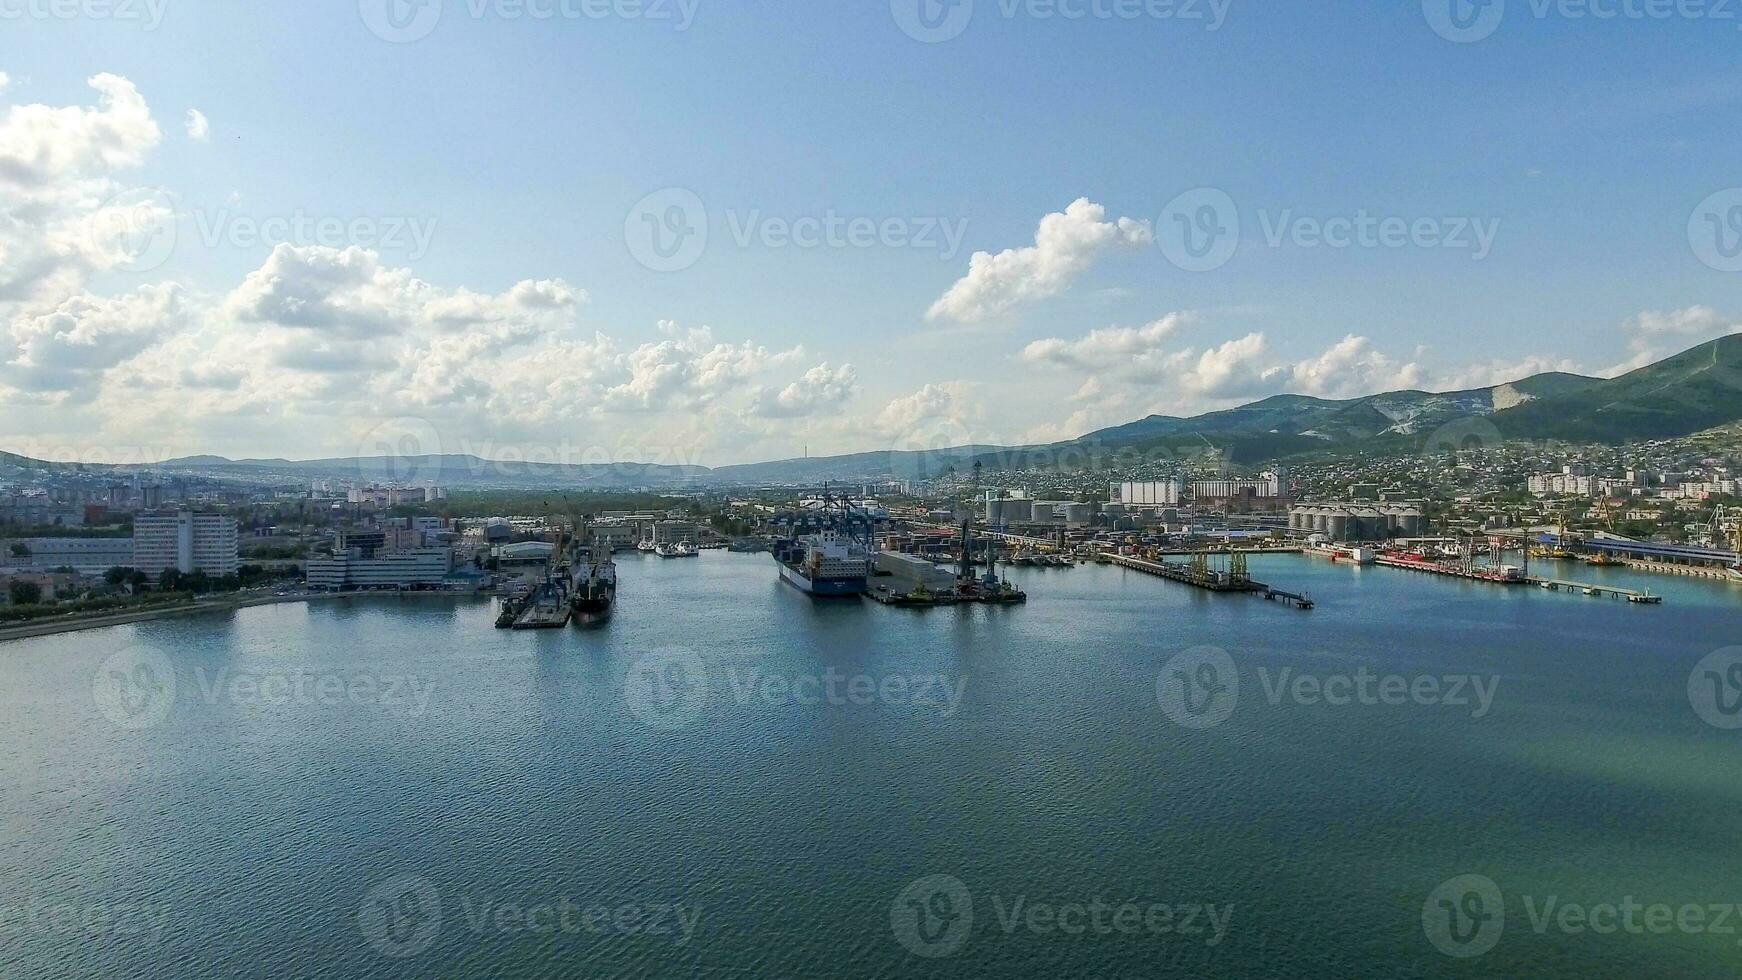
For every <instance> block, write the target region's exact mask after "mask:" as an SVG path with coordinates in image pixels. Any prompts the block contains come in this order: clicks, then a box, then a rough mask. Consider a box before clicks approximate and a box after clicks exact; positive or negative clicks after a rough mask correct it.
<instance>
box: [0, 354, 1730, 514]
mask: <svg viewBox="0 0 1742 980" xmlns="http://www.w3.org/2000/svg"><path fill="white" fill-rule="evenodd" d="M1736 422H1742V334H1736V335H1732V336H1729V337H1724V338H1721V339H1719V340H1714V341H1711V342H1710V343H1706V344H1701V345H1700V346H1698V347H1695V348H1693V349H1691V350H1687V351H1683V352H1682V353H1680V354H1677V355H1675V356H1673V357H1669V358H1666V359H1664V360H1662V361H1658V362H1657V363H1655V364H1651V365H1647V366H1646V367H1642V368H1640V369H1638V370H1637V371H1633V372H1631V373H1629V374H1625V375H1622V376H1621V377H1619V378H1612V379H1603V378H1587V377H1583V376H1581V375H1576V374H1563V373H1549V374H1538V375H1534V376H1532V377H1528V378H1524V379H1522V380H1519V381H1514V382H1510V383H1508V384H1501V385H1495V386H1493V387H1491V388H1473V389H1470V390H1467V391H1448V392H1429V391H1388V392H1383V393H1381V394H1377V395H1367V396H1364V397H1361V398H1346V399H1326V398H1313V397H1310V396H1307V395H1275V396H1273V397H1270V398H1266V399H1264V400H1262V401H1257V402H1253V403H1252V404H1250V405H1242V406H1240V407H1238V408H1231V409H1227V410H1224V411H1219V412H1209V413H1206V414H1204V415H1197V416H1193V417H1191V418H1176V417H1173V416H1166V415H1152V416H1150V417H1149V418H1145V419H1138V420H1137V421H1135V422H1129V423H1126V424H1125V425H1118V426H1113V427H1111V428H1106V429H1101V430H1099V431H1096V432H1091V433H1089V434H1087V435H1085V436H1082V437H1080V438H1077V439H1071V440H1068V441H1065V442H1058V443H1052V444H1049V445H1044V446H1017V447H997V446H953V447H947V448H939V449H935V450H925V451H895V452H871V453H855V454H852V455H846V456H824V457H815V458H805V459H786V460H776V461H771V462H766V463H747V464H743V465H737V466H722V467H719V468H717V469H709V468H707V467H704V466H667V465H659V464H645V463H620V464H609V465H597V464H588V465H569V464H560V463H497V462H492V461H489V460H485V459H480V458H479V457H477V456H469V455H446V456H410V457H386V458H365V459H347V458H339V459H315V460H299V461H291V460H284V459H243V460H231V459H225V458H223V457H221V456H189V457H185V458H182V459H176V460H169V461H167V462H165V463H163V464H162V466H163V467H164V468H166V469H179V470H192V471H199V472H206V473H211V474H215V475H232V476H239V477H252V478H257V479H258V478H263V477H265V478H277V479H283V480H293V479H294V480H300V479H309V478H316V477H323V476H325V477H339V478H352V479H362V480H377V481H398V482H402V483H416V484H422V483H436V484H440V485H443V486H448V487H455V488H466V487H486V486H489V487H572V488H575V489H583V490H584V489H589V488H598V489H623V488H628V487H678V486H691V485H697V484H728V483H729V484H749V483H814V482H821V481H824V480H839V481H843V482H857V481H868V480H881V479H889V478H893V479H906V480H914V479H925V478H927V477H935V476H937V475H939V474H941V473H945V472H948V471H950V470H952V469H954V470H956V471H958V472H961V471H964V470H966V468H967V467H969V466H971V465H973V463H974V462H976V461H978V462H980V463H981V464H982V465H983V466H984V467H986V468H987V469H990V470H1000V469H1017V468H1034V467H1057V466H1063V467H1067V468H1076V467H1080V466H1082V465H1085V464H1087V463H1090V462H1093V461H1099V462H1101V463H1103V464H1105V463H1109V462H1117V460H1118V458H1120V457H1124V458H1130V456H1131V455H1132V454H1142V455H1146V456H1153V455H1161V454H1171V455H1175V456H1195V455H1199V454H1203V453H1207V452H1210V453H1216V454H1218V455H1221V456H1224V457H1226V458H1227V459H1229V460H1230V461H1232V462H1235V463H1258V462H1263V461H1266V460H1272V459H1279V458H1284V457H1288V456H1294V455H1300V454H1303V453H1311V452H1315V451H1324V450H1338V449H1374V450H1386V449H1390V450H1399V451H1402V450H1420V449H1435V448H1446V447H1450V446H1459V445H1468V444H1469V441H1470V440H1471V439H1472V438H1473V439H1475V440H1477V441H1478V442H1482V443H1485V442H1489V441H1493V440H1495V439H1498V438H1501V437H1504V438H1507V439H1559V440H1566V441H1573V442H1604V443H1621V442H1627V441H1630V440H1638V439H1665V438H1675V437H1679V436H1686V435H1691V434H1693V433H1696V432H1700V431H1702V430H1709V429H1714V428H1716V427H1719V426H1723V425H1727V424H1730V423H1736ZM44 465H49V464H44V463H41V462H39V461H36V460H31V459H26V458H24V457H21V456H13V455H10V454H6V453H0V471H4V470H8V469H10V470H14V471H20V470H24V469H29V468H41V467H42V466H44ZM89 468H92V469H101V468H102V467H89Z"/></svg>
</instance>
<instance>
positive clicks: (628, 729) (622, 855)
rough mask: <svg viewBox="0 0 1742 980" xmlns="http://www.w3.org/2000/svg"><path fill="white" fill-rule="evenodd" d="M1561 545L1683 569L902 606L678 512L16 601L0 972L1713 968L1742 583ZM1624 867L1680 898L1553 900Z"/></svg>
mask: <svg viewBox="0 0 1742 980" xmlns="http://www.w3.org/2000/svg"><path fill="white" fill-rule="evenodd" d="M1561 571H1563V572H1564V573H1565V574H1568V575H1571V576H1574V577H1578V578H1581V579H1588V580H1592V581H1597V580H1602V581H1608V582H1614V583H1617V584H1628V585H1632V586H1634V587H1649V588H1651V589H1653V590H1654V591H1657V592H1659V593H1661V594H1665V595H1667V596H1668V597H1669V601H1668V602H1667V603H1666V604H1665V605H1663V606H1660V607H1635V606H1629V605H1627V604H1625V603H1621V602H1616V601H1606V600H1599V599H1593V598H1587V597H1585V596H1583V595H1568V594H1552V593H1548V592H1545V591H1542V590H1539V589H1534V588H1519V589H1505V588H1500V587H1495V586H1488V585H1481V584H1467V583H1461V582H1455V581H1452V580H1441V579H1435V578H1427V577H1422V576H1418V575H1414V574H1410V573H1405V572H1398V571H1392V570H1388V569H1376V568H1368V569H1351V568H1348V567H1343V566H1333V565H1330V564H1328V563H1325V562H1322V561H1319V560H1317V559H1309V558H1300V557H1277V558H1269V559H1263V560H1260V561H1258V562H1256V563H1255V573H1256V574H1258V575H1259V576H1261V577H1263V578H1265V579H1267V580H1269V581H1272V582H1273V583H1274V584H1276V585H1277V586H1278V587H1283V588H1297V589H1303V590H1305V591H1307V592H1309V593H1311V594H1312V596H1313V597H1314V598H1315V599H1317V600H1319V606H1318V608H1317V609H1316V610H1314V611H1312V612H1298V611H1294V610H1290V609H1286V608H1282V607H1279V606H1278V605H1276V604H1273V603H1267V602H1264V601H1263V600H1261V599H1257V598H1254V597H1247V596H1212V595H1207V594H1202V593H1198V592H1195V591H1192V590H1189V589H1187V588H1185V587H1183V586H1179V585H1175V584H1173V583H1170V582H1165V581H1161V580H1157V579H1153V578H1149V577H1145V576H1143V575H1140V574H1137V573H1133V572H1126V571H1123V570H1120V569H1117V568H1106V567H1092V566H1091V567H1083V568H1077V569H1071V570H1021V569H1019V570H1016V571H1015V572H1014V573H1013V576H1014V577H1015V578H1017V579H1018V580H1019V581H1020V582H1021V583H1022V584H1023V585H1024V586H1025V587H1026V588H1028V590H1029V592H1030V594H1031V596H1032V601H1031V602H1030V603H1029V604H1028V605H1027V606H1025V607H1017V608H1007V609H984V608H964V609H937V610H929V611H908V610H896V609H887V608H884V607H881V606H878V605H875V604H873V603H870V602H863V603H846V604H841V603H833V604H817V603H813V602H812V601H811V600H809V599H807V598H805V597H804V596H802V595H800V594H798V593H797V592H796V591H794V590H792V589H790V588H786V587H783V586H780V585H779V584H778V583H777V582H776V580H775V575H774V568H773V565H772V563H771V562H769V561H768V559H767V557H766V556H739V555H728V554H723V553H710V554H706V555H704V556H703V557H702V558H701V559H699V560H689V561H660V560H657V559H650V558H644V557H641V556H626V557H625V558H624V560H623V563H622V579H623V593H622V597H621V600H620V603H619V613H618V616H617V617H616V619H615V620H614V621H613V622H612V623H611V624H609V626H607V627H605V628H602V629H595V630H591V631H577V630H565V631H562V632H556V633H542V634H527V633H510V632H500V631H497V630H495V629H493V628H492V626H491V620H492V616H493V613H492V608H491V606H490V604H489V603H488V602H483V601H473V600H453V599H414V600H397V599H390V598H382V599H369V600H357V601H344V600H340V601H328V602H322V603H316V604H312V605H306V606H305V605H285V606H274V607H265V608H256V609H249V610H243V611H240V612H237V613H234V614H231V615H225V616H209V617H204V618H195V619H185V620H164V621H160V622H152V623H144V624H138V625H135V626H128V627H118V628H112V629H107V630H99V631H92V632H87V633H78V634H68V635H63V636H56V637H45V638H40V639H34V640H26V641H18V642H10V643H3V644H0V743H3V744H4V746H5V751H3V752H0V820H3V823H0V916H3V919H0V977H5V978H7V980H26V978H47V977H65V976H89V977H163V976H173V977H180V978H208V977H210V978H217V977H272V978H286V977H316V978H322V977H365V976H367V977H396V976H429V977H436V976H444V977H448V976H501V977H533V976H555V975H563V976H617V975H623V976H650V977H651V976H678V975H688V974H702V975H716V976H742V977H774V976H810V977H830V976H887V977H895V976H902V977H910V976H934V975H935V976H967V977H1000V978H1007V977H1049V978H1050V977H1059V976H1100V977H1137V976H1163V975H1166V976H1196V977H1230V978H1233V977H1243V978H1253V977H1277V978H1282V977H1287V978H1302V977H1354V976H1372V977H1379V976H1384V977H1441V976H1445V977H1477V976H1484V977H1488V976H1526V975H1528V976H1533V977H1549V978H1569V980H1571V978H1578V980H1585V978H1589V977H1594V976H1628V977H1686V978H1693V977H1708V976H1709V977H1732V976H1735V975H1736V973H1737V970H1738V968H1739V967H1742V949H1739V948H1738V945H1737V941H1738V939H1739V938H1742V915H1738V916H1735V917H1729V918H1727V919H1726V921H1724V922H1718V921H1717V918H1716V916H1717V914H1718V913H1717V911H1716V910H1715V907H1719V906H1723V905H1726V904H1727V903H1736V902H1742V875H1739V874H1738V871H1739V869H1742V859H1739V858H1738V857H1737V851H1736V847H1735V842H1736V841H1737V840H1738V839H1739V836H1742V834H1739V832H1742V730H1738V729H1728V728H1724V727H1720V726H1722V725H1724V724H1726V723H1728V722H1729V721H1731V720H1732V719H1733V718H1734V719H1735V720H1737V721H1742V717H1737V716H1733V715H1732V714H1730V713H1729V711H1727V710H1726V709H1734V708H1735V707H1736V701H1735V699H1736V698H1742V688H1732V687H1728V686H1726V685H1728V683H1729V678H1730V677H1731V673H1730V672H1729V671H1728V669H1727V668H1728V664H1729V660H1728V659H1727V658H1725V657H1723V656H1719V657H1718V658H1717V659H1716V660H1713V661H1709V662H1708V663H1707V664H1706V667H1700V666H1699V665H1700V664H1701V662H1702V660H1703V659H1704V658H1707V657H1709V656H1710V655H1713V654H1714V653H1715V652H1717V651H1719V650H1720V649H1721V648H1724V647H1727V646H1731V645H1737V644H1742V588H1735V587H1731V586H1728V585H1726V584H1723V583H1712V582H1703V581H1695V580H1686V579H1676V578H1666V577H1659V576H1646V575H1640V574H1637V573H1632V572H1627V571H1616V570H1609V569H1584V568H1577V569H1575V568H1571V567H1569V568H1566V569H1563V570H1561ZM1203 648H1216V650H1220V651H1222V652H1225V653H1226V655H1227V658H1226V660H1221V659H1219V657H1220V654H1219V653H1217V652H1216V650H1205V649H1203ZM1182 655H1183V656H1182ZM1206 665H1209V667H1210V668H1211V669H1212V670H1214V671H1215V672H1216V673H1213V674H1203V673H1201V672H1200V671H1202V670H1203V669H1204V668H1205V666H1206ZM1707 667H1711V668H1714V669H1713V670H1712V672H1711V673H1710V674H1708V673H1707V670H1706V668H1707ZM1285 671H1287V673H1286V674H1285V673H1284V672H1285ZM1229 672H1231V676H1232V678H1233V680H1234V683H1233V684H1232V685H1229V684H1220V685H1215V684H1212V685H1208V686H1206V687H1204V688H1201V689H1194V690H1195V691H1196V694H1197V698H1196V699H1195V700H1194V701H1193V702H1192V703H1191V704H1190V705H1187V706H1186V707H1185V708H1184V709H1183V710H1182V707H1181V705H1182V704H1183V703H1184V702H1182V701H1180V700H1179V699H1178V698H1169V697H1166V696H1165V695H1167V694H1168V685H1169V684H1184V683H1196V682H1197V681H1198V680H1200V679H1202V680H1217V679H1219V678H1226V677H1228V676H1230V673H1229ZM1182 676H1183V677H1184V678H1185V680H1184V681H1182V680H1180V678H1181V677H1182ZM1363 676H1370V678H1371V680H1370V681H1369V682H1367V683H1369V684H1370V685H1371V687H1370V690H1372V691H1378V690H1380V685H1381V684H1382V683H1390V684H1393V685H1406V687H1403V688H1398V687H1395V686H1394V687H1390V688H1387V690H1390V691H1391V692H1392V694H1394V695H1395V694H1398V692H1399V691H1404V692H1406V693H1403V694H1401V695H1400V696H1399V697H1395V698H1392V700H1393V701H1394V702H1395V703H1384V699H1382V698H1378V697H1375V698H1372V699H1369V700H1371V701H1374V702H1376V703H1362V700H1361V699H1360V698H1359V697H1358V696H1355V695H1354V694H1353V692H1356V691H1358V690H1359V688H1358V687H1357V686H1354V685H1356V683H1357V681H1358V679H1359V678H1361V677H1363ZM1738 676H1742V673H1738ZM1393 677H1394V678H1396V679H1395V680H1393V681H1386V679H1387V678H1393ZM1690 677H1692V678H1693V691H1692V696H1691V695H1690ZM1459 678H1462V679H1463V681H1462V684H1463V686H1462V687H1460V688H1458V691H1459V692H1460V693H1461V697H1455V696H1454V690H1453V689H1454V685H1458V684H1459V683H1460V681H1459ZM1701 685H1711V686H1710V687H1709V688H1705V689H1704V690H1707V691H1708V694H1707V695H1706V696H1703V697H1702V696H1701V693H1700V692H1701V691H1702V690H1703V688H1702V686H1701ZM1218 687H1219V688H1220V689H1219V690H1217V688H1218ZM1175 690H1176V691H1178V692H1182V693H1183V692H1184V691H1185V690H1186V689H1185V688H1184V687H1183V686H1182V687H1179V688H1176V689H1175ZM1483 690H1485V691H1486V692H1487V695H1488V697H1487V698H1486V699H1484V698H1483V697H1482V696H1480V694H1479V692H1480V691H1483ZM1204 691H1212V692H1214V693H1213V694H1211V695H1204V693H1203V692H1204ZM1336 693H1351V695H1352V696H1351V698H1350V703H1344V704H1328V703H1326V697H1327V696H1329V695H1333V694H1336ZM1206 698H1208V700H1207V699H1206ZM1214 699H1219V700H1214ZM1448 700H1449V701H1454V702H1456V701H1462V703H1445V702H1447V701H1448ZM1696 705H1699V707H1698V708H1697V707H1696ZM1194 707H1195V708H1199V709H1203V710H1202V711H1199V712H1194V711H1192V710H1191V709H1192V708H1194ZM1182 722H1183V723H1182ZM1464 875H1476V876H1480V877H1481V879H1486V880H1487V881H1489V882H1492V883H1493V885H1494V888H1495V889H1496V890H1497V893H1498V894H1497V896H1487V895H1483V894H1482V893H1481V892H1480V890H1479V888H1476V887H1475V886H1470V885H1469V882H1470V881H1473V880H1476V879H1466V880H1465V881H1464V882H1463V883H1454V884H1453V885H1452V886H1450V887H1449V888H1442V885H1444V884H1445V883H1447V882H1448V881H1451V880H1452V879H1456V878H1459V876H1464ZM1436 889H1437V891H1436ZM1629 898H1631V900H1633V901H1635V902H1637V903H1639V904H1641V905H1653V904H1661V905H1666V906H1670V907H1672V908H1673V909H1674V910H1678V912H1679V914H1680V915H1681V919H1680V920H1679V921H1675V922H1671V923H1670V925H1669V928H1667V929H1657V928H1646V927H1644V923H1645V919H1646V914H1645V913H1644V912H1640V913H1638V920H1639V922H1640V923H1641V925H1642V927H1641V928H1640V929H1638V930H1635V931H1629V930H1628V929H1626V928H1616V929H1611V930H1608V931H1605V932H1596V931H1593V929H1592V928H1590V927H1589V926H1584V925H1583V923H1584V920H1583V919H1581V918H1580V916H1579V915H1578V914H1577V913H1568V912H1567V911H1566V907H1567V906H1568V905H1573V906H1576V907H1577V909H1578V912H1583V913H1589V912H1590V911H1592V910H1596V911H1597V915H1598V918H1597V921H1598V923H1602V922H1603V921H1605V920H1604V919H1603V913H1602V911H1601V908H1602V907H1603V906H1605V905H1606V904H1613V905H1616V906H1620V905H1621V903H1623V901H1624V900H1626V899H1629ZM1440 899H1445V900H1447V901H1448V902H1449V903H1450V904H1449V907H1450V908H1451V909H1452V910H1453V911H1454V912H1458V913H1459V914H1460V915H1463V913H1466V912H1467V913H1470V914H1471V915H1478V914H1479V913H1492V912H1498V913H1500V914H1499V915H1493V914H1486V915H1485V917H1484V916H1482V915H1478V917H1476V918H1470V917H1467V916H1466V917H1462V918H1458V920H1457V922H1455V923H1454V922H1453V921H1452V918H1453V917H1452V915H1451V913H1447V912H1445V911H1444V909H1445V908H1446V907H1448V906H1440V905H1439V904H1438V903H1439V901H1440ZM1471 902H1477V903H1478V904H1475V905H1472V904H1470V903H1471ZM1550 902H1552V903H1553V904H1552V905H1550V904H1548V903H1550ZM1690 905H1697V906H1700V907H1701V908H1702V909H1703V910H1705V911H1703V912H1702V916H1703V917H1704V918H1703V921H1704V922H1705V923H1706V925H1705V926H1703V927H1699V928H1696V927H1695V924H1694V923H1693V921H1692V920H1691V919H1688V918H1687V914H1686V913H1685V912H1680V911H1679V910H1682V909H1683V907H1684V906H1690ZM1424 908H1425V909H1426V910H1427V912H1428V913H1429V914H1428V915H1427V916H1426V918H1427V920H1428V922H1427V923H1426V924H1425V926H1424ZM1436 915H1438V916H1439V921H1440V922H1441V924H1442V925H1443V926H1446V927H1447V928H1442V929H1441V930H1440V933H1441V934H1440V935H1437V936H1435V935H1432V933H1433V932H1434V929H1433V928H1432V925H1433V920H1434V917H1435V916H1436ZM1654 921H1655V920H1654ZM1659 924H1661V923H1659ZM1575 926H1583V927H1581V928H1575ZM1478 927H1481V929H1480V930H1478ZM1722 929H1728V930H1731V931H1730V934H1728V935H1725V934H1722V932H1721V930H1722ZM1448 930H1449V931H1448ZM1436 938H1437V939H1438V940H1439V942H1438V943H1437V944H1436V942H1435V939H1436ZM1442 947H1446V948H1449V949H1451V950H1452V951H1454V952H1463V953H1474V954H1475V955H1472V956H1469V957H1468V958H1456V957H1454V956H1451V955H1448V954H1447V953H1446V952H1444V951H1442Z"/></svg>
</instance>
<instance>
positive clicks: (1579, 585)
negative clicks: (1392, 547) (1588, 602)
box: [1373, 554, 1663, 606]
mask: <svg viewBox="0 0 1742 980" xmlns="http://www.w3.org/2000/svg"><path fill="white" fill-rule="evenodd" d="M1373 561H1374V564H1376V565H1384V566H1385V567H1387V568H1401V569H1403V570H1404V571H1409V572H1426V573H1427V574H1429V575H1449V576H1451V577H1452V578H1461V579H1468V580H1470V581H1472V582H1489V583H1492V584H1494V585H1535V586H1540V587H1541V588H1544V589H1548V590H1549V591H1551V592H1560V591H1566V592H1582V593H1584V594H1585V595H1588V596H1602V597H1608V598H1612V599H1625V600H1627V601H1628V602H1632V603H1638V604H1642V605H1652V606H1655V605H1658V604H1660V603H1662V602H1663V596H1660V595H1652V594H1651V593H1650V592H1641V591H1639V590H1638V589H1625V588H1621V587H1620V586H1616V585H1598V584H1596V583H1592V582H1571V581H1567V580H1565V579H1547V578H1537V577H1535V576H1529V575H1524V574H1522V573H1521V572H1519V571H1518V570H1517V569H1509V570H1508V571H1499V570H1496V569H1494V568H1490V567H1487V566H1483V565H1470V564H1462V565H1453V564H1447V563H1445V562H1436V561H1428V560H1426V559H1420V558H1400V557H1398V556H1396V555H1384V554H1382V555H1379V556H1378V557H1377V558H1375V559H1374V560H1373Z"/></svg>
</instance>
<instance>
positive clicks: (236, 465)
mask: <svg viewBox="0 0 1742 980" xmlns="http://www.w3.org/2000/svg"><path fill="white" fill-rule="evenodd" d="M162 465H163V468H165V469H182V470H196V471H204V472H208V473H211V474H214V475H231V476H246V477H255V478H258V477H262V476H275V477H278V478H281V479H290V478H297V479H302V478H308V479H313V478H319V477H339V478H349V479H357V480H372V481H380V482H389V481H391V482H398V483H407V484H418V485H422V484H436V485H439V486H444V487H456V488H464V487H485V486H488V487H549V486H572V487H578V488H589V487H597V488H600V489H621V488H625V487H641V486H662V485H667V484H680V483H685V482H689V481H693V480H695V479H696V478H698V477H705V476H706V475H707V473H708V470H707V468H706V467H701V466H666V465H661V464H655V463H632V462H627V463H607V464H599V463H586V464H569V463H521V462H498V461H493V460H487V459H482V458H480V457H478V456H471V455H457V454H449V455H442V456H390V457H369V458H344V457H341V458H334V459H306V460H296V461H291V460H286V459H235V460H232V459H225V458H223V457H221V456H187V457H183V458H181V459H172V460H167V461H165V462H164V463H163V464H162Z"/></svg>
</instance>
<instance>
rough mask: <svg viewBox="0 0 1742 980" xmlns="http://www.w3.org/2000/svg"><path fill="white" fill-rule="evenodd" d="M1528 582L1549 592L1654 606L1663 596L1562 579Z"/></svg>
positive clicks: (1536, 579) (1541, 579) (1535, 579)
mask: <svg viewBox="0 0 1742 980" xmlns="http://www.w3.org/2000/svg"><path fill="white" fill-rule="evenodd" d="M1530 581H1532V582H1534V583H1536V584H1537V585H1539V586H1541V587H1542V588H1545V589H1547V590H1549V591H1550V592H1560V591H1563V590H1564V591H1567V592H1583V593H1584V594H1585V595H1588V596H1597V597H1599V598H1608V599H1626V600H1627V601H1628V602H1634V603H1640V604H1643V605H1650V606H1655V605H1659V604H1661V603H1662V602H1663V596H1660V595H1652V594H1651V593H1650V592H1641V591H1639V590H1638V589H1623V588H1621V587H1619V586H1614V585H1594V584H1592V583H1590V582H1568V581H1565V580H1563V579H1550V578H1533V579H1531V580H1530Z"/></svg>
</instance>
